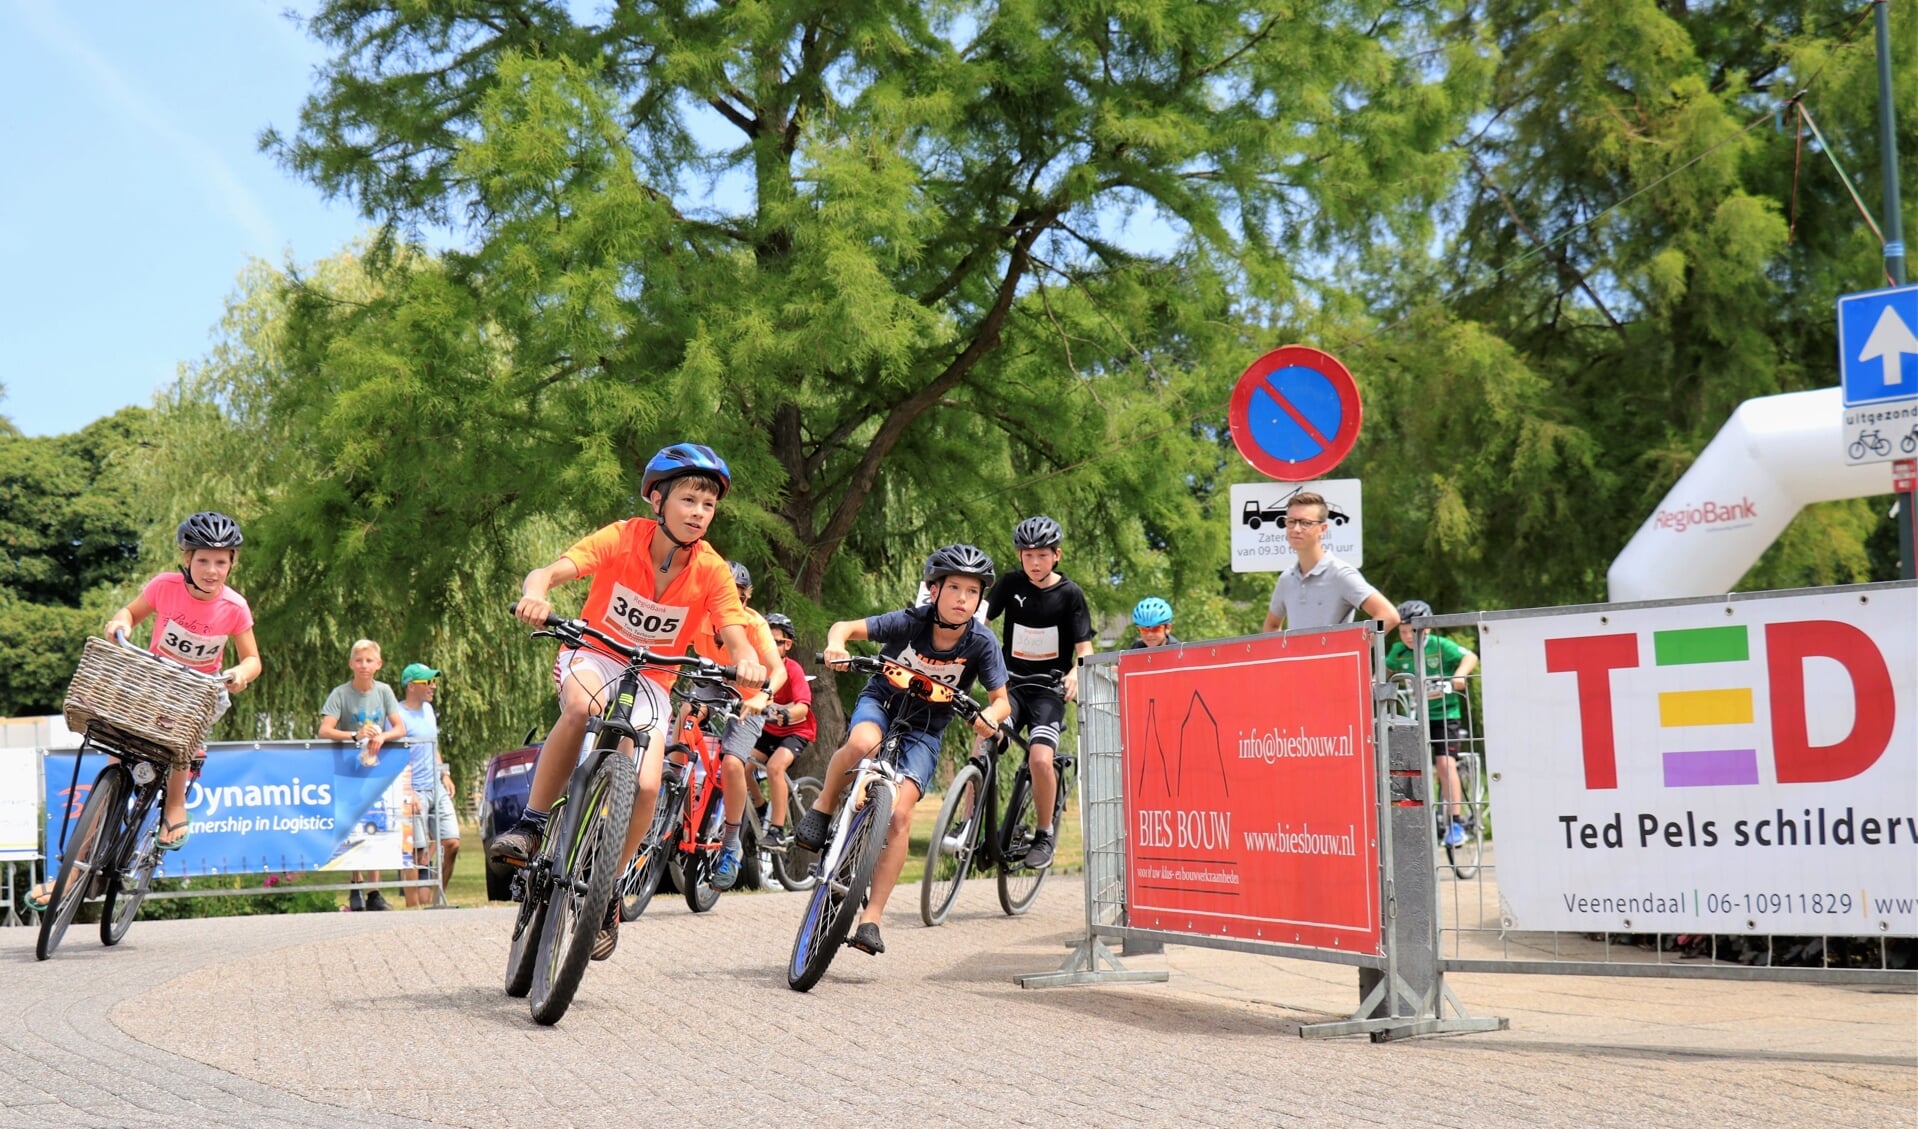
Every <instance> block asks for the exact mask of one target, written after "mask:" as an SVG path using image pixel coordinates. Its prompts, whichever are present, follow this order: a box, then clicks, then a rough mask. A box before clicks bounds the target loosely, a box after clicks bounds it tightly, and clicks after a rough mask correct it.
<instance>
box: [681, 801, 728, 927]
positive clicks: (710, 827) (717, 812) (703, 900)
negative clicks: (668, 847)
mask: <svg viewBox="0 0 1918 1129" xmlns="http://www.w3.org/2000/svg"><path fill="white" fill-rule="evenodd" d="M724 821H725V813H724V812H723V811H722V810H721V809H720V806H719V793H718V792H714V793H713V795H712V799H711V800H710V801H709V806H708V807H707V808H706V822H705V825H704V826H703V827H701V828H700V831H699V841H700V842H701V843H710V842H712V841H713V840H715V839H718V838H719V836H720V833H721V830H722V826H721V825H722V824H723V823H724ZM718 861H719V852H718V851H717V850H711V851H709V850H706V849H704V848H703V847H702V848H701V849H699V850H697V851H694V852H693V853H692V854H690V855H683V856H681V858H680V867H679V873H680V876H681V877H682V878H684V879H685V881H683V882H681V883H680V884H679V889H680V892H681V893H682V894H684V895H685V898H686V908H687V909H689V910H692V911H693V912H694V913H705V912H706V911H707V910H709V909H711V908H713V907H714V906H716V905H718V904H719V891H718V890H715V889H713V864H714V863H716V862H718Z"/></svg>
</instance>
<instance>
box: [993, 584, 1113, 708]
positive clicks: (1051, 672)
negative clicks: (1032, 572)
mask: <svg viewBox="0 0 1918 1129" xmlns="http://www.w3.org/2000/svg"><path fill="white" fill-rule="evenodd" d="M1055 575H1056V574H1055ZM1001 615H1003V616H1005V617H1006V623H1005V630H1004V631H1002V632H1000V636H1001V638H1002V639H1003V640H1004V643H1003V644H1002V645H1003V646H1004V648H1005V656H1006V675H1007V676H1008V678H1010V680H1011V682H1012V684H1013V685H1014V686H1052V685H1056V684H1057V683H1058V681H1059V679H1060V678H1061V677H1063V676H1064V675H1065V672H1066V671H1068V670H1071V669H1072V664H1073V662H1074V661H1075V660H1074V659H1073V653H1072V652H1073V648H1074V647H1077V646H1078V645H1079V644H1080V643H1083V642H1086V641H1087V640H1089V639H1091V638H1092V612H1091V611H1090V610H1089V609H1087V607H1086V594H1085V593H1084V592H1082V591H1080V590H1079V586H1078V585H1077V584H1074V583H1073V582H1072V581H1070V580H1067V579H1066V578H1065V577H1064V576H1060V577H1059V582H1058V583H1057V584H1054V585H1053V586H1052V587H1050V588H1041V587H1039V586H1037V585H1035V584H1034V583H1033V582H1032V581H1031V579H1030V578H1028V577H1027V576H1026V574H1025V572H1024V571H1023V570H1020V571H1017V572H1009V573H1007V574H1006V575H1004V576H1002V577H1000V578H999V583H997V584H995V585H993V586H992V594H991V595H989V596H987V597H986V618H987V619H998V618H999V617H1000V616H1001Z"/></svg>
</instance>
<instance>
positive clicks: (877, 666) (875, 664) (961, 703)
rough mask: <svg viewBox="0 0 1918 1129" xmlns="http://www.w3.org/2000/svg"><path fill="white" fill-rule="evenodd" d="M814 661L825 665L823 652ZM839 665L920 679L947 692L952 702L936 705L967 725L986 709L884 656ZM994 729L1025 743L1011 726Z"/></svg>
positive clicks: (956, 690) (960, 692)
mask: <svg viewBox="0 0 1918 1129" xmlns="http://www.w3.org/2000/svg"><path fill="white" fill-rule="evenodd" d="M813 660H814V661H815V662H819V663H825V662H826V655H825V652H823V651H815V652H814V653H813ZM838 665H842V666H844V667H845V668H846V669H847V670H849V671H854V672H856V673H859V674H876V675H879V676H881V677H884V676H885V675H886V673H887V672H888V671H892V670H896V671H903V672H905V673H906V674H908V675H910V676H911V677H912V678H915V679H923V680H924V681H925V682H927V683H929V684H931V685H934V686H939V687H942V688H945V689H949V690H951V691H952V701H950V702H938V703H935V704H937V705H944V706H951V707H952V708H953V710H954V711H955V712H956V713H958V714H959V715H960V716H961V717H963V718H965V719H966V720H967V721H977V720H979V718H980V717H981V716H983V715H984V714H985V712H986V707H984V706H982V705H980V704H979V702H978V701H977V700H976V699H974V698H973V696H972V695H970V694H968V693H966V692H965V691H963V690H960V689H959V688H957V687H952V686H946V684H945V683H943V682H934V681H933V680H932V679H931V678H928V677H927V676H926V674H925V673H924V672H923V671H917V670H914V669H913V668H911V667H909V666H907V665H906V664H905V663H901V662H894V661H893V660H891V659H889V658H886V657H885V656H884V655H849V656H847V657H846V658H845V660H843V662H842V663H840V664H838ZM900 690H901V692H902V693H908V694H910V693H912V691H911V690H910V689H906V688H903V687H901V688H900ZM915 696H917V697H922V700H923V696H921V695H915ZM996 728H997V729H998V731H999V732H1000V733H1001V734H1003V735H1004V736H1006V737H1007V738H1009V739H1010V740H1013V741H1016V742H1018V744H1019V745H1020V746H1021V747H1023V746H1024V745H1025V742H1024V741H1023V740H1021V739H1020V737H1019V735H1018V734H1017V733H1014V732H1013V731H1012V726H1011V724H1010V723H1008V722H1004V721H1002V722H1000V723H999V724H998V725H997V726H996Z"/></svg>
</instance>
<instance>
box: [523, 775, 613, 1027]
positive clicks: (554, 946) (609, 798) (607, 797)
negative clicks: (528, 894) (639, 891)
mask: <svg viewBox="0 0 1918 1129" xmlns="http://www.w3.org/2000/svg"><path fill="white" fill-rule="evenodd" d="M579 780H580V777H579V776H578V775H575V777H574V782H575V783H578V782H579ZM633 787H634V775H633V762H632V761H630V760H628V759H626V758H625V757H623V756H620V755H619V754H618V753H614V752H611V751H602V752H601V753H600V755H599V759H598V761H597V762H596V763H594V764H593V766H592V772H591V774H590V775H588V776H586V778H585V782H584V786H583V787H579V788H577V789H575V790H570V792H571V794H572V795H578V796H581V797H583V800H582V802H579V803H569V804H567V805H566V808H567V809H569V810H567V811H566V815H565V818H564V821H563V822H562V824H561V833H560V856H559V859H558V862H557V865H556V867H555V870H554V874H553V891H552V898H551V899H550V900H549V901H548V902H547V904H546V921H545V923H544V926H543V928H542V929H541V931H540V939H539V960H538V962H537V963H536V964H535V965H534V968H533V991H532V1000H531V1005H532V1010H533V1021H534V1022H536V1023H539V1024H542V1025H548V1026H550V1025H552V1024H554V1023H558V1022H559V1020H560V1017H561V1016H563V1015H565V1014H566V1009H567V1008H568V1007H569V1006H571V1005H572V1002H573V994H574V993H575V992H577V991H579V981H580V978H581V977H582V976H584V975H585V974H586V961H587V959H588V958H589V957H591V956H592V952H593V938H594V937H595V936H596V935H597V934H598V933H599V923H600V921H601V920H603V919H604V917H605V915H606V909H607V907H608V906H610V905H611V904H612V900H613V884H614V883H615V882H617V881H618V880H619V864H620V862H621V861H622V860H621V858H620V851H621V849H622V848H623V847H625V845H626V827H627V824H628V823H629V822H630V821H631V820H632V815H633Z"/></svg>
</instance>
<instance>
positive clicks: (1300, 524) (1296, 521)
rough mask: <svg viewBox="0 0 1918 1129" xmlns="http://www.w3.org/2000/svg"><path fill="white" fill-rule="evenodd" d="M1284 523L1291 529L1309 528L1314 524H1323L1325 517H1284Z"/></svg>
mask: <svg viewBox="0 0 1918 1129" xmlns="http://www.w3.org/2000/svg"><path fill="white" fill-rule="evenodd" d="M1285 524H1286V525H1288V526H1290V527H1291V528H1293V529H1310V528H1312V527H1313V526H1315V525H1324V524H1325V519H1324V518H1322V517H1319V518H1311V517H1289V518H1286V519H1285Z"/></svg>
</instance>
